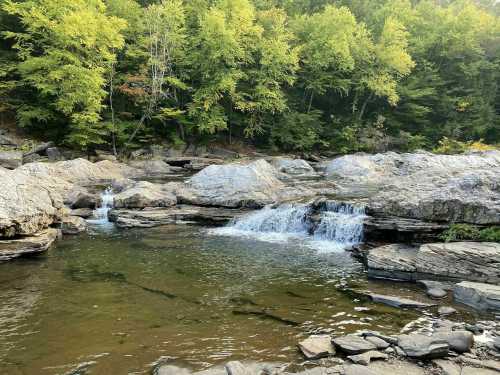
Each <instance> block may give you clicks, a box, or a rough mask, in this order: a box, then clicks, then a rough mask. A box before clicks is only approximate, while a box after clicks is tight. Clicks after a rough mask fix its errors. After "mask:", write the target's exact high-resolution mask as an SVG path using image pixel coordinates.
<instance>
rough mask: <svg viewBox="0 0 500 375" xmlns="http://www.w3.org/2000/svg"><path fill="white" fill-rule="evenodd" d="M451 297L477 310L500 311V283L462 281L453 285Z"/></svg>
mask: <svg viewBox="0 0 500 375" xmlns="http://www.w3.org/2000/svg"><path fill="white" fill-rule="evenodd" d="M453 297H454V298H455V301H457V302H460V303H463V304H465V305H468V306H471V307H473V308H475V309H477V310H483V311H500V285H491V284H483V283H475V282H470V281H463V282H461V283H458V284H456V285H455V289H454V290H453Z"/></svg>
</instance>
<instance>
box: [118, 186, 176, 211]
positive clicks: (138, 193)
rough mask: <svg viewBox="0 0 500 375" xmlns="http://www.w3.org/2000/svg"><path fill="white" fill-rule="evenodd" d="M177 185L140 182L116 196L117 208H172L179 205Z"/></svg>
mask: <svg viewBox="0 0 500 375" xmlns="http://www.w3.org/2000/svg"><path fill="white" fill-rule="evenodd" d="M176 188H177V185H176V184H174V183H169V184H165V185H160V184H153V183H151V182H147V181H140V182H137V183H136V184H134V185H132V186H131V187H129V188H127V189H126V190H124V191H122V192H121V193H119V194H116V195H115V196H114V207H116V208H145V207H170V206H174V205H175V204H176V203H177V198H176V196H175V189H176Z"/></svg>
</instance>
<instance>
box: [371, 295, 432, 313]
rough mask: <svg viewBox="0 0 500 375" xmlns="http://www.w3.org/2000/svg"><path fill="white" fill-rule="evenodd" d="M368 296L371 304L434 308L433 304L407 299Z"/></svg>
mask: <svg viewBox="0 0 500 375" xmlns="http://www.w3.org/2000/svg"><path fill="white" fill-rule="evenodd" d="M368 296H369V297H370V298H371V300H372V301H373V302H377V303H383V304H384V305H389V306H392V307H399V308H415V309H423V308H428V307H432V306H435V304H431V303H424V302H418V301H414V300H411V299H408V298H400V297H394V296H386V295H383V294H374V293H370V294H368Z"/></svg>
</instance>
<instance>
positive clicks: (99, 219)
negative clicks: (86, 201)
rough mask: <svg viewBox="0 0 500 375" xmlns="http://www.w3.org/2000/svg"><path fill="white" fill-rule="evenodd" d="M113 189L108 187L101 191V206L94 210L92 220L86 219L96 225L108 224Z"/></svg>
mask: <svg viewBox="0 0 500 375" xmlns="http://www.w3.org/2000/svg"><path fill="white" fill-rule="evenodd" d="M113 198H114V194H113V190H112V189H111V188H110V187H108V188H106V190H104V191H103V192H102V193H101V206H100V207H98V208H96V209H95V210H94V218H95V219H93V220H88V222H89V223H91V224H98V225H108V224H110V222H109V219H108V213H109V210H111V209H112V208H113Z"/></svg>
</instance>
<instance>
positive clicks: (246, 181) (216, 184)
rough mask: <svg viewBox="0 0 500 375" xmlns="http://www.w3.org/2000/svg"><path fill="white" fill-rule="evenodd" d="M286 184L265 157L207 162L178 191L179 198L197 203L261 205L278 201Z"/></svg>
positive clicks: (226, 205) (233, 205) (227, 205)
mask: <svg viewBox="0 0 500 375" xmlns="http://www.w3.org/2000/svg"><path fill="white" fill-rule="evenodd" d="M284 193H286V186H285V185H284V184H283V183H282V182H281V181H279V180H278V179H277V178H276V170H275V169H274V168H273V167H272V166H271V165H270V164H269V163H267V162H266V161H265V160H257V161H255V162H253V163H250V164H240V163H233V164H226V165H211V166H209V167H207V168H205V169H203V170H202V171H201V172H199V173H197V174H195V175H194V176H193V177H191V179H189V181H188V182H187V184H186V188H185V189H182V190H181V191H179V193H178V198H179V199H180V200H181V201H184V202H187V203H190V204H196V205H201V206H220V207H253V208H257V207H262V206H265V205H266V204H270V203H274V202H276V201H278V200H280V197H282V196H283V195H284Z"/></svg>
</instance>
